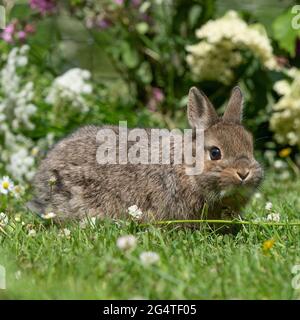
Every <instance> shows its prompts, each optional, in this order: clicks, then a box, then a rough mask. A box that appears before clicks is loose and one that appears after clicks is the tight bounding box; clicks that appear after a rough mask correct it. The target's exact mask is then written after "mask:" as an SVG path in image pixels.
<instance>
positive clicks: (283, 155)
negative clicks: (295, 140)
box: [279, 148, 292, 158]
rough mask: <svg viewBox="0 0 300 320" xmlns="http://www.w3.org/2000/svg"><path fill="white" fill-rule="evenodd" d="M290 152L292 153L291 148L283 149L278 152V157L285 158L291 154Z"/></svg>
mask: <svg viewBox="0 0 300 320" xmlns="http://www.w3.org/2000/svg"><path fill="white" fill-rule="evenodd" d="M291 152H292V149H291V148H284V149H282V150H280V151H279V157H281V158H286V157H288V156H289V155H290V154H291Z"/></svg>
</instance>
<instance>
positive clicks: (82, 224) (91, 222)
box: [79, 217, 97, 229]
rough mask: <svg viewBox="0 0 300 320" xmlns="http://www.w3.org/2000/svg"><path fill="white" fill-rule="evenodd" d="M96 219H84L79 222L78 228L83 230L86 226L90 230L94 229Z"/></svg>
mask: <svg viewBox="0 0 300 320" xmlns="http://www.w3.org/2000/svg"><path fill="white" fill-rule="evenodd" d="M96 222H97V217H86V218H84V219H82V220H81V221H80V222H79V226H80V228H81V229H85V228H86V227H87V226H90V227H91V228H93V229H94V228H95V227H96Z"/></svg>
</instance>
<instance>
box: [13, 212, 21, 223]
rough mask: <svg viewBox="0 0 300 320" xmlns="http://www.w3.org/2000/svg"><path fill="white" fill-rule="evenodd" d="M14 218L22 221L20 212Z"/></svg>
mask: <svg viewBox="0 0 300 320" xmlns="http://www.w3.org/2000/svg"><path fill="white" fill-rule="evenodd" d="M14 219H15V221H16V222H21V215H20V214H19V213H18V214H16V215H15V217H14Z"/></svg>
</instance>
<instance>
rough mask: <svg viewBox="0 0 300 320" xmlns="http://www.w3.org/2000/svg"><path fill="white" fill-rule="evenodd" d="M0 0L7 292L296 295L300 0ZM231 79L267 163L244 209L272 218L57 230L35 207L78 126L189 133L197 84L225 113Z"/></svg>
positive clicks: (0, 245)
mask: <svg viewBox="0 0 300 320" xmlns="http://www.w3.org/2000/svg"><path fill="white" fill-rule="evenodd" d="M0 5H2V6H3V7H4V8H5V11H6V27H5V28H4V29H3V30H0V266H1V265H2V266H4V267H5V268H6V273H7V290H2V291H1V290H0V298H5V299H13V298H34V299H41V298H106V299H107V298H122V299H134V298H143V299H151V298H154V299H160V298H165V299H168V298H173V299H182V298H192V299H195V298H205V299H209V298H212V299H215V298H225V299H226V298H230V299H237V298H245V299H248V298H252V299H256V298H261V299H268V298H277V299H278V298H279V299H281V298H282V299H291V298H297V299H299V297H300V296H299V288H300V281H299V279H300V278H299V275H298V276H297V277H296V276H295V277H294V278H293V275H294V274H295V273H296V272H297V271H299V270H300V258H299V246H300V228H299V212H300V199H299V188H300V179H299V175H300V173H299V172H300V171H299V168H300V149H299V148H300V6H296V5H297V1H292V0H264V1H258V0H252V1H238V0H226V1H221V0H151V1H150V0H148V1H142V0H98V1H96V0H61V1H58V0H16V1H14V0H5V1H4V0H2V1H1V0H0ZM236 85H239V86H240V87H241V89H242V91H243V93H244V96H245V111H244V124H245V126H246V127H247V128H248V129H249V130H250V131H251V132H252V133H253V134H254V137H255V149H256V153H257V158H258V160H260V161H261V163H262V164H263V165H264V166H265V168H266V179H265V182H264V184H263V186H262V188H261V189H260V190H259V191H257V192H256V193H255V194H254V197H253V199H252V201H251V203H250V204H249V206H248V207H247V208H246V209H245V216H244V218H245V219H246V220H249V221H254V222H255V223H260V222H262V223H263V225H262V226H258V225H251V223H249V225H247V226H243V228H242V229H241V231H240V232H239V233H238V235H237V236H236V237H233V236H230V235H224V236H223V235H219V234H214V233H212V232H205V231H203V230H200V231H199V230H197V231H193V230H183V229H179V230H178V229H176V227H174V228H170V229H169V228H158V227H157V228H156V227H153V226H151V227H149V228H147V229H145V228H144V229H143V228H138V227H137V226H136V225H135V224H132V223H127V222H124V221H123V222H122V221H101V222H100V221H96V219H94V220H92V221H81V222H80V223H75V224H72V223H70V224H68V225H67V226H60V225H56V224H54V223H53V222H52V220H51V217H47V219H46V218H45V219H42V218H40V217H37V216H34V215H33V214H31V213H30V212H28V210H27V209H26V206H25V203H26V201H27V200H28V198H30V196H31V181H32V178H33V175H34V173H35V170H36V166H37V165H38V163H39V161H40V160H41V158H43V157H44V156H45V153H46V151H47V150H48V149H49V148H51V146H52V145H53V144H54V143H55V142H56V141H57V140H58V139H60V138H62V137H63V136H65V135H67V134H69V133H70V132H72V131H73V130H75V129H76V128H77V127H79V126H82V125H84V124H97V125H102V124H118V122H119V121H121V120H126V121H128V126H129V127H135V126H137V127H167V128H170V129H173V128H182V129H183V128H187V127H188V125H187V120H186V104H187V93H188V90H189V88H190V87H191V86H197V87H198V88H200V89H202V90H203V91H204V92H205V93H206V94H207V95H208V96H209V98H210V99H211V101H212V102H213V103H214V105H215V106H216V107H217V109H218V112H220V114H221V113H222V111H223V108H224V106H225V104H226V100H227V99H228V97H229V94H230V91H231V89H232V88H233V87H234V86H236ZM233 139H234V137H233ZM53 215H55V213H53V214H52V216H53ZM48 218H49V219H48ZM295 221H296V222H295ZM279 222H280V223H279ZM292 222H294V223H295V224H294V225H293V226H292V225H291V224H289V223H292ZM276 223H277V225H276ZM278 224H279V225H278ZM174 266H175V267H174ZM0 276H1V275H0ZM0 280H1V279H0ZM0 289H1V288H0ZM297 290H298V291H297Z"/></svg>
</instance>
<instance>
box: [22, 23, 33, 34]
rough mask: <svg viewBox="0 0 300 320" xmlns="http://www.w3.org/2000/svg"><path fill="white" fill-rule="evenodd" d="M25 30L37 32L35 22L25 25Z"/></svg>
mask: <svg viewBox="0 0 300 320" xmlns="http://www.w3.org/2000/svg"><path fill="white" fill-rule="evenodd" d="M24 31H25V32H26V33H34V32H35V26H34V25H33V24H27V25H26V26H25V29H24Z"/></svg>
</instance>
